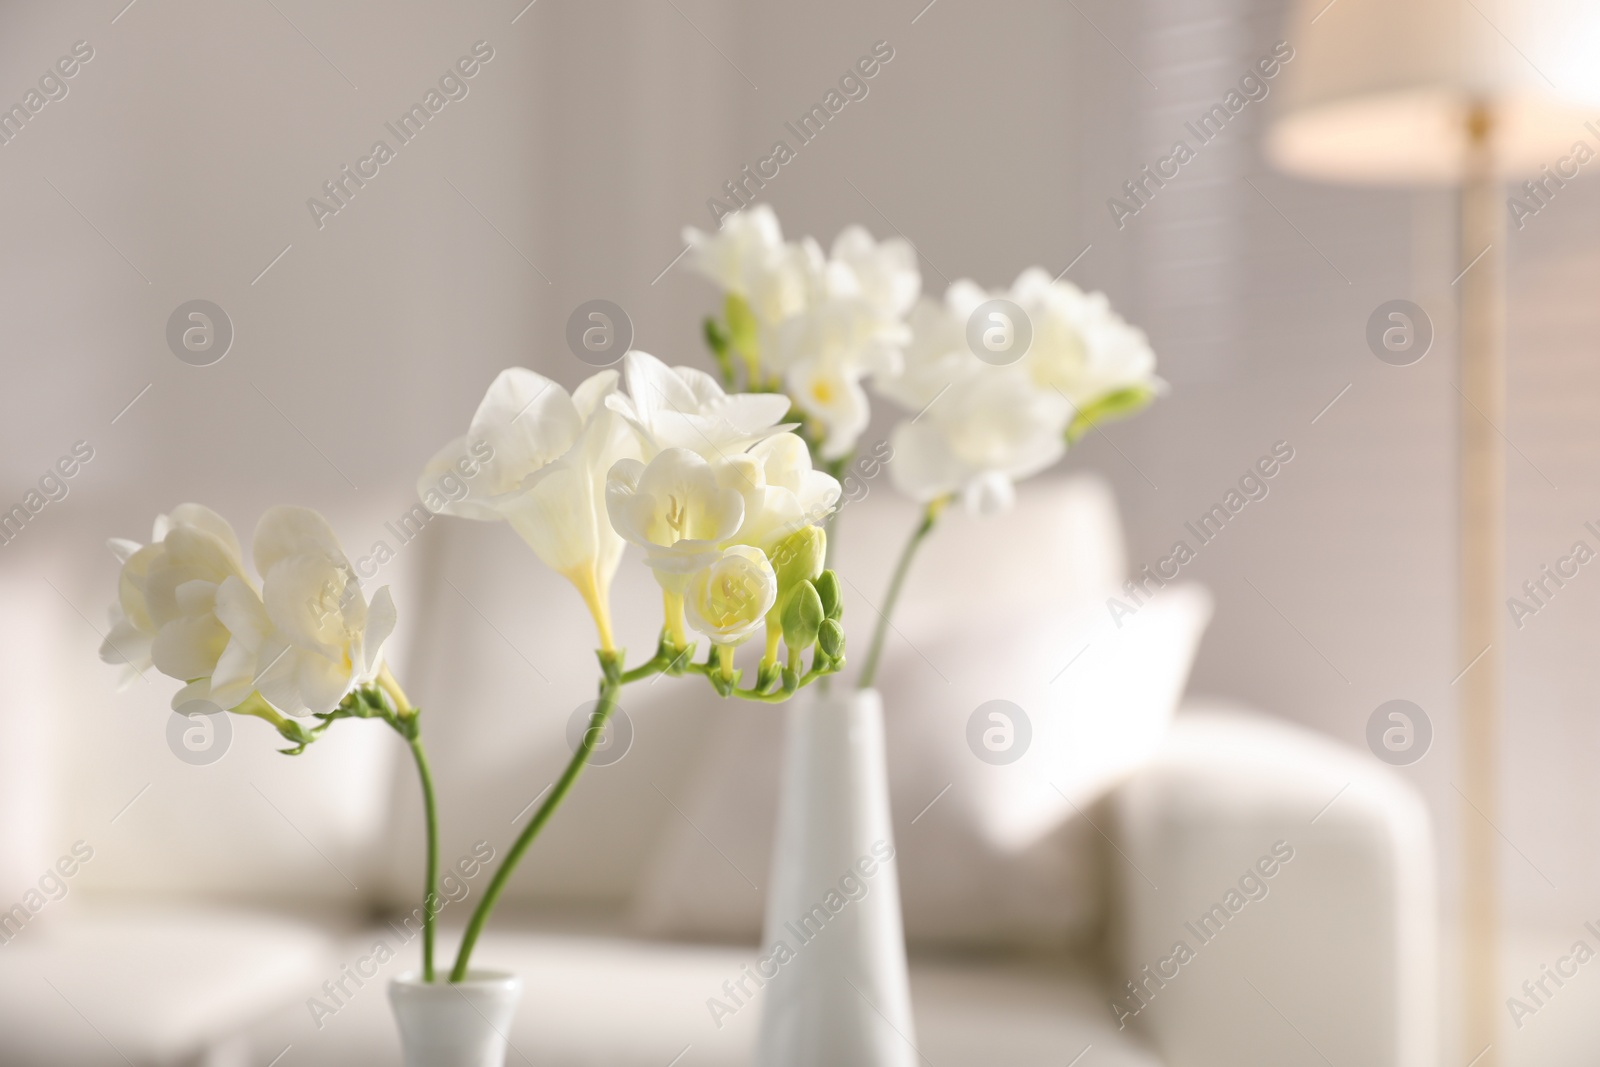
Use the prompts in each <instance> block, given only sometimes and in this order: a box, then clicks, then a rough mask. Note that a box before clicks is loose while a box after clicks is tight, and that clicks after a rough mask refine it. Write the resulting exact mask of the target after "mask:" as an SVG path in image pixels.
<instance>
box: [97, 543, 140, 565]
mask: <svg viewBox="0 0 1600 1067" xmlns="http://www.w3.org/2000/svg"><path fill="white" fill-rule="evenodd" d="M106 546H107V547H108V548H110V549H111V554H112V555H113V556H115V557H117V562H118V563H126V562H128V560H130V559H132V558H133V554H134V553H135V552H137V551H139V549H141V548H143V547H144V546H143V545H141V544H140V543H139V542H137V541H129V540H128V539H127V538H124V537H113V538H111V540H109V541H107V542H106Z"/></svg>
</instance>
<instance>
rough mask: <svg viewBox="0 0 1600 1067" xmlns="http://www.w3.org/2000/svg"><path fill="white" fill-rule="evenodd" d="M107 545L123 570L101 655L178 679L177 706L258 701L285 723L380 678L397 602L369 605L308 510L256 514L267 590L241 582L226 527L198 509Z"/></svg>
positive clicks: (235, 547) (384, 595) (258, 557)
mask: <svg viewBox="0 0 1600 1067" xmlns="http://www.w3.org/2000/svg"><path fill="white" fill-rule="evenodd" d="M113 548H114V549H115V550H116V551H117V552H118V555H119V556H121V557H122V558H123V559H124V563H123V567H122V575H121V579H120V582H119V591H118V605H117V607H115V608H114V609H113V626H112V629H111V634H110V636H109V637H107V639H106V643H105V645H104V646H103V647H102V648H101V650H100V655H101V658H103V659H105V660H106V661H107V662H110V663H127V664H128V665H129V666H130V667H133V668H135V669H139V668H142V667H144V666H149V665H153V666H154V667H156V669H157V670H159V671H161V673H163V674H167V675H170V676H172V677H174V678H178V679H180V680H182V681H184V682H186V683H187V684H186V685H185V686H184V687H183V688H182V689H181V690H179V691H178V693H177V695H176V696H174V697H173V700H172V706H173V707H174V708H179V707H182V706H183V705H185V704H188V703H190V702H192V701H209V702H210V703H212V704H214V705H216V706H217V707H219V708H225V709H226V708H234V707H237V706H239V705H240V704H242V703H244V702H245V701H246V700H248V699H249V698H250V696H251V694H252V693H256V692H259V693H260V694H261V696H262V698H264V699H265V700H266V701H267V702H268V703H270V704H272V705H273V706H274V707H275V708H277V709H278V710H279V711H284V712H288V713H289V714H291V715H309V714H312V713H313V712H328V711H332V710H333V709H334V708H335V707H336V706H338V703H339V701H340V700H341V699H343V697H344V695H345V694H346V693H348V692H349V691H350V690H351V689H352V688H353V687H354V686H356V685H359V684H362V683H364V682H367V681H370V680H372V679H373V678H374V677H375V676H376V674H377V671H378V667H379V664H380V661H381V656H382V650H383V643H384V641H385V640H386V639H387V638H388V636H389V634H390V632H391V631H392V630H393V629H394V623H395V611H394V602H393V600H392V599H390V596H389V590H388V588H387V587H385V588H383V589H380V590H378V592H377V593H376V595H374V597H373V600H372V605H371V607H370V608H369V607H368V605H367V601H366V598H365V597H364V596H362V594H361V589H360V586H359V585H358V583H357V582H356V578H355V573H354V571H353V570H352V569H351V567H350V561H349V560H348V559H347V558H346V557H345V554H344V551H343V550H342V549H341V548H340V547H339V543H338V540H337V539H336V538H335V537H334V534H333V531H332V529H330V528H329V526H328V524H327V521H326V520H324V519H323V518H322V516H320V515H318V514H317V513H316V512H314V511H310V510H308V509H305V508H274V509H272V510H271V511H269V512H267V514H266V515H265V516H263V517H262V519H261V523H260V525H258V526H257V528H256V538H255V546H254V548H255V553H254V554H255V562H256V569H257V570H258V571H259V572H260V573H261V574H262V576H263V578H264V586H263V588H264V593H258V592H257V591H256V587H255V586H254V585H253V584H252V583H251V581H250V578H249V576H248V575H247V574H246V573H245V570H244V564H243V561H242V559H241V556H240V550H239V541H238V538H237V537H236V536H235V535H234V532H233V528H232V527H231V526H229V525H228V523H227V521H226V520H225V519H223V518H222V517H221V516H219V515H217V514H216V513H215V512H213V511H211V510H209V509H207V508H204V507H201V506H200V505H199V504H183V505H180V506H179V507H177V508H174V509H173V512H172V514H171V515H163V516H161V517H160V518H159V519H157V520H156V527H155V535H154V540H153V541H152V543H151V544H148V545H144V546H142V547H141V546H138V545H134V544H131V543H129V542H125V541H119V542H113ZM263 598H264V599H263Z"/></svg>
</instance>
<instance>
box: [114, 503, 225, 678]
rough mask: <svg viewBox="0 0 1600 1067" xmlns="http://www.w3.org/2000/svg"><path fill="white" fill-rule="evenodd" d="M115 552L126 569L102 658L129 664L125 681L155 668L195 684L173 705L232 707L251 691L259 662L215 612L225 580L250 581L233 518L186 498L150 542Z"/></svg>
mask: <svg viewBox="0 0 1600 1067" xmlns="http://www.w3.org/2000/svg"><path fill="white" fill-rule="evenodd" d="M111 550H112V552H114V553H115V554H116V556H117V558H118V559H119V560H121V561H122V572H121V574H120V576H119V577H118V580H117V602H116V603H115V604H114V605H113V606H112V608H111V631H110V633H109V634H108V635H107V637H106V640H105V643H104V644H102V645H101V646H100V658H101V659H102V660H104V661H105V662H107V663H113V664H117V663H120V664H126V665H127V667H128V670H127V672H126V676H125V678H124V682H125V683H126V681H128V680H130V679H131V678H132V677H133V676H134V675H135V674H138V673H142V672H144V671H145V670H148V669H149V668H151V667H155V668H156V669H157V670H159V671H160V672H161V673H162V674H165V675H168V676H170V677H173V678H177V679H178V680H180V681H183V682H186V683H191V684H189V685H187V686H185V688H184V689H183V690H181V691H180V692H179V693H178V695H177V696H175V697H174V698H173V701H172V706H173V707H174V708H176V707H178V706H179V705H181V704H184V703H187V702H189V701H191V700H196V699H213V700H214V701H215V702H217V703H219V705H220V706H223V707H231V706H232V705H233V704H237V703H238V702H239V701H241V700H244V699H245V698H246V697H248V696H249V695H250V689H251V688H252V686H251V685H249V684H248V683H249V682H250V681H251V680H252V679H253V677H254V667H255V663H254V660H253V659H252V658H251V657H250V655H249V653H248V652H247V651H246V650H245V649H244V648H243V647H242V646H240V645H239V643H238V642H236V641H234V640H233V638H232V635H231V634H230V633H229V631H228V628H227V627H226V626H224V625H223V623H222V621H221V620H220V619H218V618H217V613H216V601H217V595H218V591H219V590H220V589H221V587H222V586H223V584H224V583H226V582H228V581H230V580H231V581H235V582H240V583H243V582H245V577H244V563H243V560H242V558H241V555H240V550H239V539H238V537H237V536H236V535H235V534H234V532H233V527H232V526H230V525H228V521H227V520H226V519H224V518H223V517H222V516H220V515H218V514H217V513H216V512H214V511H212V510H211V509H209V508H206V507H202V506H201V505H199V504H180V505H178V506H177V507H176V508H173V509H172V513H171V514H170V515H162V516H160V517H158V518H157V519H156V521H155V529H154V531H153V533H152V534H151V538H150V544H148V545H140V544H138V543H136V542H132V541H123V540H114V541H112V542H111ZM241 684H243V685H244V688H243V691H242V692H239V691H238V690H239V686H240V685H241ZM213 685H215V687H216V693H215V694H214V695H213V692H212V690H213ZM235 697H237V699H234V698H235ZM223 701H230V703H222V702H223Z"/></svg>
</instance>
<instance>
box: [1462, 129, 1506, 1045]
mask: <svg viewBox="0 0 1600 1067" xmlns="http://www.w3.org/2000/svg"><path fill="white" fill-rule="evenodd" d="M1466 133H1467V137H1466V159H1465V161H1464V163H1465V166H1464V178H1463V182H1462V186H1461V247H1460V256H1461V263H1460V265H1461V269H1462V270H1464V271H1465V272H1466V273H1465V274H1463V275H1462V276H1461V278H1460V288H1461V293H1460V301H1461V303H1460V329H1461V335H1460V357H1459V358H1460V370H1461V374H1460V377H1461V385H1460V390H1461V405H1460V408H1461V410H1460V426H1459V432H1460V435H1461V470H1460V478H1461V484H1460V501H1461V503H1460V508H1461V513H1460V551H1461V556H1460V566H1461V604H1460V641H1461V644H1460V653H1461V660H1460V662H1461V663H1462V664H1463V665H1465V664H1469V663H1470V664H1472V666H1471V667H1470V668H1469V669H1467V670H1466V672H1465V673H1464V674H1463V675H1462V676H1461V678H1460V681H1459V683H1458V684H1459V685H1460V688H1461V695H1460V702H1459V705H1458V707H1459V710H1460V719H1461V733H1460V736H1461V795H1462V799H1463V804H1462V805H1461V867H1462V885H1461V906H1462V931H1461V933H1462V944H1461V949H1462V968H1461V980H1462V986H1463V988H1462V1007H1463V1009H1464V1011H1465V1017H1464V1019H1463V1020H1462V1021H1463V1024H1464V1031H1463V1033H1464V1036H1465V1038H1466V1041H1467V1045H1468V1047H1467V1048H1466V1049H1464V1050H1463V1051H1464V1053H1465V1055H1467V1056H1468V1057H1471V1056H1478V1057H1480V1058H1478V1059H1477V1060H1474V1061H1473V1062H1474V1065H1475V1067H1495V1065H1496V1064H1497V1063H1498V1062H1499V1060H1500V1057H1499V1056H1498V1054H1497V1050H1496V1049H1495V1048H1494V1044H1495V1032H1496V1027H1495V1023H1496V1020H1497V1019H1498V1018H1499V1015H1498V1009H1497V1005H1496V986H1497V983H1498V980H1499V974H1498V958H1499V952H1498V947H1499V946H1498V943H1497V930H1498V925H1499V884H1498V863H1497V859H1498V857H1497V852H1498V848H1497V843H1496V841H1495V830H1494V827H1493V826H1492V825H1491V824H1490V823H1489V817H1488V813H1489V812H1492V811H1495V810H1496V808H1497V803H1496V801H1497V788H1496V777H1497V775H1496V770H1495V765H1496V751H1497V749H1498V746H1499V731H1500V706H1501V698H1502V694H1503V675H1502V663H1503V659H1502V654H1501V653H1502V642H1501V615H1500V613H1501V611H1502V610H1503V609H1502V607H1501V604H1502V603H1503V596H1502V593H1503V590H1502V586H1503V582H1504V567H1505V502H1506V500H1505V498H1506V490H1505V482H1506V464H1505V448H1504V446H1503V444H1502V443H1501V440H1500V429H1499V428H1500V427H1501V426H1502V425H1504V423H1505V411H1506V356H1505V209H1504V207H1503V206H1502V205H1501V204H1500V202H1499V201H1500V188H1499V180H1498V179H1497V177H1496V174H1495V159H1494V143H1493V142H1494V134H1495V130H1494V115H1493V114H1492V112H1491V111H1490V109H1489V107H1488V106H1486V105H1482V104H1479V105H1475V106H1473V107H1472V108H1471V109H1470V110H1469V112H1468V115H1467V129H1466ZM1480 256H1481V258H1477V257H1480ZM1474 259H1476V262H1474ZM1469 265H1470V267H1469Z"/></svg>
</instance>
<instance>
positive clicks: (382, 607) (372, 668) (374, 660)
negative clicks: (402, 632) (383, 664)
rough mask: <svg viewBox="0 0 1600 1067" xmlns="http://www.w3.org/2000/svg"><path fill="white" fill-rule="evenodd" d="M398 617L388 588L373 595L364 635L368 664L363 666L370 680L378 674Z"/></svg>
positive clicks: (385, 587)
mask: <svg viewBox="0 0 1600 1067" xmlns="http://www.w3.org/2000/svg"><path fill="white" fill-rule="evenodd" d="M397 616H398V613H397V612H396V611H395V608H394V597H392V596H390V595H389V587H388V586H384V587H383V588H381V589H379V590H378V591H377V592H376V593H374V594H372V607H371V608H370V609H369V610H368V611H367V630H366V633H365V634H364V635H363V643H364V645H365V653H366V663H365V664H364V665H363V666H364V667H365V668H366V671H365V674H366V676H367V677H369V678H370V677H372V676H373V675H374V674H375V673H376V672H377V669H378V662H379V660H381V659H382V658H383V645H384V642H386V641H388V640H389V635H390V634H392V633H394V625H395V621H396V618H397Z"/></svg>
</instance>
